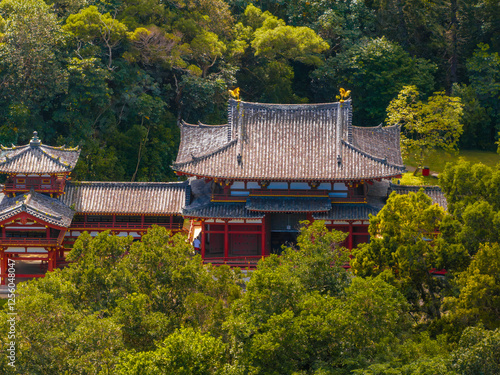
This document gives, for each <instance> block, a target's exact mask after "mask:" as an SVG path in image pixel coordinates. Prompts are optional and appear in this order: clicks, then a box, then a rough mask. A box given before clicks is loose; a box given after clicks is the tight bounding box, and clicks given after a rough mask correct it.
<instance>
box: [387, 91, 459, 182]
mask: <svg viewBox="0 0 500 375" xmlns="http://www.w3.org/2000/svg"><path fill="white" fill-rule="evenodd" d="M418 96H419V92H418V90H417V88H416V87H415V86H405V87H403V89H402V90H401V91H400V92H399V94H398V97H397V98H395V99H393V100H392V101H391V103H390V104H389V106H388V107H387V119H386V123H387V124H388V125H401V127H402V134H401V153H402V156H403V158H404V159H409V158H410V159H412V160H414V161H415V162H416V163H417V169H416V170H415V173H416V172H417V170H418V168H422V167H423V164H424V160H425V158H426V157H428V156H429V154H430V152H432V151H436V150H443V151H445V152H449V153H455V154H456V153H457V151H458V148H457V144H458V140H459V138H460V135H461V134H462V131H463V129H462V122H461V119H462V112H463V109H462V104H461V103H460V99H459V98H457V97H450V96H446V95H445V94H444V92H437V93H434V95H432V96H430V97H429V98H428V100H427V103H423V102H421V101H419V100H418ZM415 173H414V174H415Z"/></svg>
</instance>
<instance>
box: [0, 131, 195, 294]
mask: <svg viewBox="0 0 500 375" xmlns="http://www.w3.org/2000/svg"><path fill="white" fill-rule="evenodd" d="M79 155H80V150H79V149H78V148H65V147H50V146H46V145H44V144H42V143H41V141H40V139H39V138H38V137H37V134H36V132H35V134H34V137H33V138H32V139H31V141H30V143H29V144H28V145H25V146H13V147H11V148H7V147H3V146H2V148H1V151H0V173H2V174H6V175H7V177H6V181H5V183H4V185H3V189H2V194H0V227H1V230H2V233H1V236H0V275H1V278H2V284H4V283H5V272H6V269H7V264H8V259H9V258H10V259H14V260H29V261H34V260H38V261H40V263H41V265H43V266H46V267H47V270H48V271H52V270H53V269H55V268H56V267H57V266H59V265H61V263H64V262H65V252H66V251H67V250H69V249H70V248H71V246H72V244H73V242H74V241H75V239H76V238H77V237H78V236H79V235H80V234H81V233H82V232H83V231H87V232H89V233H90V234H91V235H93V236H95V235H97V233H99V232H102V231H104V230H111V231H112V233H114V234H117V235H120V236H127V235H131V236H133V237H134V238H137V239H139V238H140V237H141V235H142V233H144V232H145V231H146V230H147V229H148V228H149V227H150V226H151V225H153V224H156V225H160V226H164V227H166V228H167V229H169V230H172V231H173V232H176V231H180V230H182V226H183V222H184V219H183V218H182V216H181V215H180V214H181V210H182V207H184V206H185V204H186V193H187V192H188V191H189V186H188V183H187V182H182V183H156V182H155V183H143V182H137V183H134V182H72V181H70V177H69V175H70V173H71V171H72V170H73V169H74V167H75V165H76V163H77V161H78V157H79ZM36 276H40V275H39V274H21V273H16V278H23V277H36Z"/></svg>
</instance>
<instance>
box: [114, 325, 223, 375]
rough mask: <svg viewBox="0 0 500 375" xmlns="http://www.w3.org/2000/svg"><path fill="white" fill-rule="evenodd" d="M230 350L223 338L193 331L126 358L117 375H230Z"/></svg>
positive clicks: (179, 332) (124, 357)
mask: <svg viewBox="0 0 500 375" xmlns="http://www.w3.org/2000/svg"><path fill="white" fill-rule="evenodd" d="M227 357H228V356H227V349H226V345H224V343H223V342H222V340H221V339H220V338H215V337H212V336H210V335H204V334H202V333H200V332H198V331H195V330H193V329H190V328H186V329H180V330H178V331H176V332H174V333H172V334H171V335H169V336H168V337H167V338H166V339H165V340H164V341H163V342H162V343H161V344H160V345H159V347H158V348H157V349H156V350H154V351H150V352H146V353H138V354H135V353H134V354H132V353H131V354H128V355H123V359H122V361H121V362H120V364H119V365H118V366H117V369H116V370H115V371H116V372H115V374H127V375H131V374H137V375H139V374H141V375H156V374H158V375H159V374H179V375H191V374H199V375H216V374H220V375H222V374H227V373H228V372H227V368H225V366H226V364H227Z"/></svg>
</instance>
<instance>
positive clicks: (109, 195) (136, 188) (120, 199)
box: [60, 181, 189, 215]
mask: <svg viewBox="0 0 500 375" xmlns="http://www.w3.org/2000/svg"><path fill="white" fill-rule="evenodd" d="M187 197H189V185H188V182H187V181H184V182H95V181H89V182H69V183H67V184H66V188H65V190H64V195H63V196H61V198H60V199H61V201H62V202H64V203H65V204H66V205H68V206H70V207H73V208H74V209H75V210H76V212H78V213H100V214H156V215H159V214H168V215H172V214H180V213H181V212H182V207H184V205H185V204H186V199H187Z"/></svg>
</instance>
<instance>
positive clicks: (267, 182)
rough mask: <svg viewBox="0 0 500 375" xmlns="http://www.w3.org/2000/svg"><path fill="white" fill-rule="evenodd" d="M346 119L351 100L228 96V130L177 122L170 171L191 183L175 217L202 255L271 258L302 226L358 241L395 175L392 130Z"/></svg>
mask: <svg viewBox="0 0 500 375" xmlns="http://www.w3.org/2000/svg"><path fill="white" fill-rule="evenodd" d="M351 119H352V107H351V102H350V101H345V102H343V103H330V104H304V105H276V104H260V103H247V102H242V101H236V100H230V102H229V113H228V120H229V121H228V124H225V125H217V126H214V125H203V124H198V125H193V124H187V123H182V124H181V142H180V147H179V153H178V156H177V160H176V162H175V163H174V165H173V168H174V170H175V171H176V173H177V174H179V175H184V176H188V177H189V178H190V180H191V182H190V186H191V190H192V197H191V201H190V204H188V205H186V206H185V207H184V208H183V210H182V215H183V216H184V217H185V218H187V219H189V220H191V221H192V223H193V227H194V228H195V231H196V232H195V235H197V233H198V232H199V233H200V237H201V255H202V257H203V259H205V260H206V261H209V262H211V263H229V264H234V265H241V266H244V265H248V264H250V263H251V262H252V261H255V260H256V259H259V258H261V257H263V256H266V255H268V254H270V253H280V251H281V248H282V245H283V244H287V243H288V244H293V243H294V242H295V240H296V238H297V234H298V232H299V227H300V225H301V224H300V222H301V221H304V220H308V221H310V222H311V221H313V220H324V221H325V223H326V225H327V226H328V228H331V229H337V230H341V231H344V232H347V233H348V237H347V239H346V242H345V246H347V247H348V248H349V249H352V248H353V247H355V246H357V245H358V244H359V243H363V242H367V241H368V240H369V236H368V230H367V228H368V220H369V214H374V215H375V214H377V212H378V211H379V210H380V209H381V207H382V206H383V204H384V201H383V199H384V198H385V197H386V195H387V188H388V181H390V179H392V178H397V177H400V176H401V174H402V172H403V171H404V166H403V161H402V158H401V152H400V128H399V127H398V126H393V127H384V128H383V127H380V126H379V127H372V128H361V127H354V126H352V123H351ZM384 181H385V182H384ZM380 183H382V188H381V186H380V185H381V184H380ZM384 187H385V188H384ZM381 191H382V193H381Z"/></svg>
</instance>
